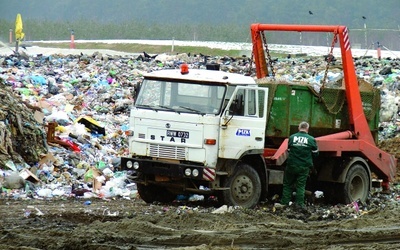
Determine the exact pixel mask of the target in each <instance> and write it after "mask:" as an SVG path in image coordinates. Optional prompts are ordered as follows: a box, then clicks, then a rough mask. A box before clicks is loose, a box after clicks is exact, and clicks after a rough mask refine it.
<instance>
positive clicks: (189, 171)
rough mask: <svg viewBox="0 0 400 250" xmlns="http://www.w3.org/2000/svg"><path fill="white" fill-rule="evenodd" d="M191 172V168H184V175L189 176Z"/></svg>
mask: <svg viewBox="0 0 400 250" xmlns="http://www.w3.org/2000/svg"><path fill="white" fill-rule="evenodd" d="M191 174H192V170H190V168H187V169H185V175H186V176H190V175H191Z"/></svg>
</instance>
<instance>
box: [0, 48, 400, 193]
mask: <svg viewBox="0 0 400 250" xmlns="http://www.w3.org/2000/svg"><path fill="white" fill-rule="evenodd" d="M183 62H185V63H189V67H190V68H205V64H206V63H218V64H220V69H221V70H222V71H229V72H236V73H240V74H247V73H248V72H249V68H250V67H251V64H250V58H248V57H245V56H243V57H238V58H232V57H225V56H221V57H205V56H202V55H187V54H179V55H166V54H163V55H156V56H149V55H148V54H147V53H143V54H140V55H139V56H137V55H136V56H134V55H127V56H120V55H104V54H101V53H99V52H96V53H94V54H92V55H85V54H81V55H62V54H54V55H51V56H43V55H34V56H30V55H26V54H12V55H8V56H0V86H1V87H0V95H1V99H0V106H1V110H0V126H1V132H0V178H1V179H0V183H1V185H2V186H1V188H0V190H1V195H3V196H8V197H16V198H51V197H65V196H71V195H73V196H77V197H86V198H90V197H99V198H108V197H115V196H121V197H125V198H131V197H135V196H136V190H135V185H134V184H133V183H131V182H130V181H129V178H128V177H127V176H126V173H124V172H121V171H119V170H118V166H119V164H120V157H121V156H123V155H126V154H127V153H128V145H127V136H126V135H125V132H126V131H127V130H128V123H129V112H130V107H131V106H132V104H133V101H134V95H135V92H136V90H137V86H138V84H139V83H140V82H141V81H142V79H143V78H142V75H143V74H144V73H146V72H151V71H155V70H160V69H165V68H177V67H179V65H180V64H182V63H183ZM335 63H336V62H334V63H333V65H332V66H331V68H330V71H329V73H328V75H327V76H328V80H329V81H332V82H337V81H338V80H340V79H341V77H342V75H341V73H340V71H338V70H337V68H340V65H335ZM355 64H356V67H357V75H358V76H359V77H360V78H362V79H365V80H367V81H369V82H371V83H372V84H373V86H375V87H376V88H379V89H380V90H381V98H382V111H381V131H380V139H381V140H386V139H389V138H394V137H398V136H399V133H400V119H399V106H398V104H399V90H400V89H399V88H400V86H399V83H400V60H399V59H391V58H385V59H381V60H378V59H374V58H356V59H355ZM325 65H326V58H324V57H312V58H307V57H301V58H300V57H299V58H295V57H291V58H289V57H288V58H284V59H277V60H275V61H274V68H275V74H276V77H277V78H280V79H284V80H285V81H291V82H300V81H301V82H304V81H307V82H310V84H313V85H315V86H318V85H319V84H321V82H320V81H321V79H322V76H323V74H324V72H325V67H326V66H325ZM252 67H253V68H254V64H253V65H252ZM252 74H253V75H254V69H253V73H252Z"/></svg>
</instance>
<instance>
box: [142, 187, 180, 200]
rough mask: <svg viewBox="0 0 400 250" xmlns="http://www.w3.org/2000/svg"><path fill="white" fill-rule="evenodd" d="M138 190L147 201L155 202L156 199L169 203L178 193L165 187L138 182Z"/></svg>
mask: <svg viewBox="0 0 400 250" xmlns="http://www.w3.org/2000/svg"><path fill="white" fill-rule="evenodd" d="M137 190H138V193H139V195H140V198H142V200H144V201H145V202H146V203H153V202H155V201H158V202H161V203H169V202H172V201H173V200H175V198H176V195H175V194H173V193H171V192H170V191H168V190H167V189H166V188H165V187H160V186H155V185H144V184H139V183H138V184H137Z"/></svg>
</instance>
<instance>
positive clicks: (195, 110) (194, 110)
mask: <svg viewBox="0 0 400 250" xmlns="http://www.w3.org/2000/svg"><path fill="white" fill-rule="evenodd" d="M178 107H179V108H183V109H186V110H189V111H193V112H196V113H199V114H203V113H204V112H201V111H200V110H197V109H193V108H189V107H186V106H178Z"/></svg>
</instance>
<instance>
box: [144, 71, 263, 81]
mask: <svg viewBox="0 0 400 250" xmlns="http://www.w3.org/2000/svg"><path fill="white" fill-rule="evenodd" d="M144 77H145V78H151V79H154V78H156V79H171V80H175V81H176V80H178V81H179V80H182V81H185V82H187V81H192V82H193V81H195V82H209V83H223V84H234V85H252V84H256V82H255V80H254V79H253V78H252V77H250V76H244V75H241V74H235V73H229V72H224V71H218V70H206V69H189V73H187V74H181V70H180V69H165V70H159V71H153V72H151V73H147V74H145V75H144Z"/></svg>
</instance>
